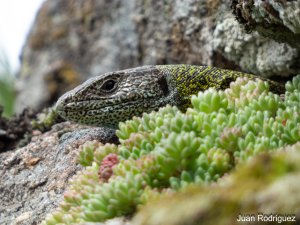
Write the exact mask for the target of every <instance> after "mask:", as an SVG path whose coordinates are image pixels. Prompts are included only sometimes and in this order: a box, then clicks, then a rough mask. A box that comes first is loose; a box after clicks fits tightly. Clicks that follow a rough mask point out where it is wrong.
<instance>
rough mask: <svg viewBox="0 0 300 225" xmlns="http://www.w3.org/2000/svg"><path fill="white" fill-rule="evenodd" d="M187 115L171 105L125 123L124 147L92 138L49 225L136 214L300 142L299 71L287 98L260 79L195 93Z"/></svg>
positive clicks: (121, 130) (122, 129)
mask: <svg viewBox="0 0 300 225" xmlns="http://www.w3.org/2000/svg"><path fill="white" fill-rule="evenodd" d="M191 103H192V107H191V108H189V109H188V110H187V111H186V112H181V111H180V110H179V109H177V108H176V107H171V106H166V107H163V108H161V109H160V110H159V111H157V112H152V113H149V114H143V116H142V117H134V118H133V119H132V120H129V121H126V122H124V123H120V125H119V130H117V132H116V134H117V136H118V137H119V139H120V145H113V144H106V145H103V144H101V143H97V142H88V143H86V144H85V145H83V146H82V147H81V148H82V150H81V153H80V155H79V162H80V163H81V164H82V165H83V166H85V167H86V169H85V170H83V171H82V172H80V173H79V174H78V175H77V176H76V177H75V178H74V179H73V180H72V181H71V185H70V187H69V190H68V191H67V192H66V193H65V197H64V201H63V202H62V204H61V206H60V207H59V208H58V210H57V212H55V213H53V214H52V215H49V216H48V217H47V218H46V220H45V221H44V222H43V224H48V225H50V224H59V223H64V224H72V223H80V222H86V221H91V222H95V221H103V220H106V219H108V218H113V217H116V216H121V215H128V214H132V213H133V212H134V211H135V210H136V208H137V207H139V205H141V204H145V203H146V202H147V201H148V200H149V199H151V198H157V197H158V196H159V195H160V194H161V193H162V192H163V193H165V192H173V191H177V190H179V189H181V188H182V187H185V186H187V185H189V184H190V183H196V184H203V183H209V182H214V181H217V180H218V179H219V178H220V177H222V176H223V175H224V174H225V173H228V172H230V171H231V170H232V168H234V167H235V166H236V165H237V164H239V163H242V162H244V161H245V160H248V159H249V158H251V157H252V156H254V155H256V154H258V153H261V152H266V151H269V152H270V151H276V150H278V149H280V148H281V147H283V146H287V145H290V144H294V143H296V142H298V141H300V75H298V76H297V77H295V78H294V79H293V81H291V82H288V83H287V84H286V93H285V96H284V98H283V97H282V96H279V95H277V94H273V93H271V92H269V85H268V83H266V82H264V81H262V80H259V79H257V80H254V81H249V80H247V79H237V81H236V82H234V83H232V84H231V86H230V88H229V89H226V90H225V91H216V90H214V89H208V90H206V91H204V92H199V94H198V95H197V96H192V97H191Z"/></svg>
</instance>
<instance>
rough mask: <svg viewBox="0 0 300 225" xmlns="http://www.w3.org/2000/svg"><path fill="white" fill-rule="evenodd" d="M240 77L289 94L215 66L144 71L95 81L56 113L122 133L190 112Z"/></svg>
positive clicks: (276, 86) (145, 68) (108, 75)
mask: <svg viewBox="0 0 300 225" xmlns="http://www.w3.org/2000/svg"><path fill="white" fill-rule="evenodd" d="M238 77H247V78H249V79H255V78H260V79H263V80H266V81H268V83H269V86H270V90H271V91H272V92H274V93H278V94H282V93H284V91H285V89H284V85H283V84H281V83H277V82H275V81H271V80H268V79H265V78H261V77H257V76H255V75H252V74H247V73H243V72H237V71H232V70H225V69H219V68H215V67H211V66H193V65H156V66H142V67H137V68H132V69H126V70H120V71H115V72H109V73H105V74H102V75H100V76H97V77H93V78H91V79H89V80H87V81H86V82H84V83H83V84H81V85H79V86H78V87H76V88H75V89H73V90H71V91H69V92H67V93H66V94H64V95H63V96H62V97H60V99H59V100H58V101H57V104H56V109H57V112H58V114H60V115H61V116H62V117H63V118H64V119H66V120H70V121H74V122H77V123H82V124H87V125H95V126H105V127H110V128H117V126H118V123H119V122H121V121H126V120H128V119H131V118H132V117H133V116H141V115H142V113H143V112H151V111H153V110H157V109H158V108H160V107H162V106H165V105H167V104H169V105H175V106H177V107H178V108H179V109H180V110H182V111H185V110H186V109H187V107H189V106H190V97H191V95H193V94H197V93H198V92H199V91H204V90H206V89H208V88H214V89H217V90H220V89H226V88H227V87H229V85H230V83H231V82H232V81H234V80H236V79H237V78H238Z"/></svg>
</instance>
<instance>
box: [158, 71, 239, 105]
mask: <svg viewBox="0 0 300 225" xmlns="http://www.w3.org/2000/svg"><path fill="white" fill-rule="evenodd" d="M158 67H159V69H160V70H162V71H163V73H164V74H165V76H166V80H167V82H168V85H169V89H170V90H171V91H170V93H171V97H172V99H173V101H174V103H175V105H176V106H177V107H178V108H180V109H181V110H183V111H184V110H186V108H188V107H189V106H190V105H191V102H190V98H191V96H192V95H195V94H198V92H199V91H204V90H207V89H208V88H215V89H220V88H222V87H223V86H224V85H227V86H229V83H230V82H231V81H233V80H235V79H236V74H233V73H230V71H227V73H226V80H225V79H224V78H225V76H224V71H225V70H224V71H223V73H222V74H221V73H220V72H219V70H218V69H217V68H214V67H211V66H193V65H162V66H158ZM221 78H222V79H221ZM224 81H225V82H224ZM225 83H226V84H225Z"/></svg>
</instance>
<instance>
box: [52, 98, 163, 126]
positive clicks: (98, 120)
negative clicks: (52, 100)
mask: <svg viewBox="0 0 300 225" xmlns="http://www.w3.org/2000/svg"><path fill="white" fill-rule="evenodd" d="M158 104H159V101H158V98H157V96H151V97H150V96H149V97H147V98H143V99H135V100H127V101H122V102H118V103H113V102H105V101H100V100H97V101H96V100H81V101H77V102H69V103H65V102H63V101H62V102H59V101H58V102H57V105H56V110H57V112H58V114H59V115H60V116H61V117H63V118H64V119H66V120H70V121H74V122H78V123H82V124H90V125H101V126H107V127H114V128H115V127H117V126H118V123H119V122H120V121H125V120H128V119H131V118H132V117H133V116H141V115H142V113H143V112H150V111H153V110H154V109H155V108H157V105H158Z"/></svg>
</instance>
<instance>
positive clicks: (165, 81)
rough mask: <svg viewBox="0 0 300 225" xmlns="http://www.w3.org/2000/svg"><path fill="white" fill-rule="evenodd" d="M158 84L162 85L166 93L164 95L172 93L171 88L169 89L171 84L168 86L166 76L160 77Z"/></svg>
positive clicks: (161, 87)
mask: <svg viewBox="0 0 300 225" xmlns="http://www.w3.org/2000/svg"><path fill="white" fill-rule="evenodd" d="M158 84H159V86H160V89H161V90H162V92H163V93H164V95H165V96H167V95H168V94H169V93H170V90H169V86H168V82H167V80H166V78H165V77H164V76H162V77H161V78H159V80H158Z"/></svg>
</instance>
